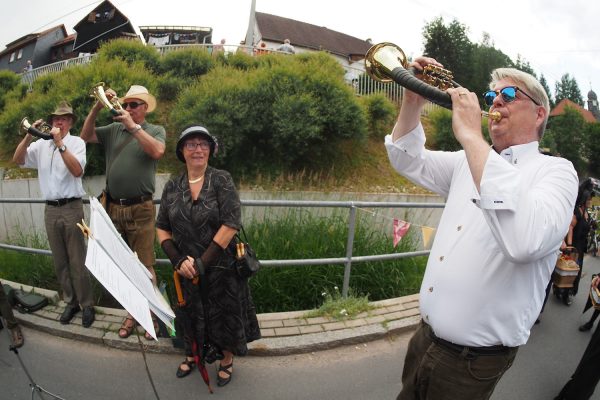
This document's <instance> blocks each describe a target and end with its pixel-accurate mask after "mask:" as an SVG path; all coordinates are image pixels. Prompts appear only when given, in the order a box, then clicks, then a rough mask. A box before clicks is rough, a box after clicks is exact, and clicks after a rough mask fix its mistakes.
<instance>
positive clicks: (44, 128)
mask: <svg viewBox="0 0 600 400" xmlns="http://www.w3.org/2000/svg"><path fill="white" fill-rule="evenodd" d="M51 130H52V126H50V125H49V124H47V123H46V122H42V123H41V125H40V126H38V127H37V128H34V127H33V126H32V125H31V124H30V123H29V121H28V120H27V117H25V118H23V119H22V120H21V123H20V124H19V132H20V133H21V134H22V135H26V134H28V133H29V134H30V135H33V136H36V137H39V138H41V139H44V140H50V139H52V135H51V134H50V131H51Z"/></svg>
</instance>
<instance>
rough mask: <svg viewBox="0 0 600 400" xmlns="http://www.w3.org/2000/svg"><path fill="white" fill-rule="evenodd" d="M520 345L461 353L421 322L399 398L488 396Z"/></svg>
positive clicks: (429, 399) (408, 355) (475, 399)
mask: <svg viewBox="0 0 600 400" xmlns="http://www.w3.org/2000/svg"><path fill="white" fill-rule="evenodd" d="M517 349H518V348H517V347H515V348H512V349H510V350H509V351H508V352H507V353H506V354H498V355H493V356H492V355H485V356H473V355H472V354H462V353H461V354H459V353H457V352H454V351H452V350H449V349H447V348H446V347H442V346H441V345H439V344H437V343H436V342H434V341H433V339H432V331H431V327H430V326H429V325H427V324H425V323H424V322H421V324H420V325H419V328H417V331H416V332H415V334H414V335H413V337H412V338H411V340H410V342H409V344H408V350H407V353H406V359H405V360H404V370H403V371H402V391H401V392H400V394H398V397H397V398H396V400H458V399H469V400H485V399H489V398H490V396H491V395H492V392H493V391H494V388H495V387H496V384H497V383H498V382H499V381H500V378H501V377H502V375H503V374H504V373H505V372H506V371H507V370H508V369H509V368H510V367H511V365H512V363H513V361H514V359H515V356H516V355H517Z"/></svg>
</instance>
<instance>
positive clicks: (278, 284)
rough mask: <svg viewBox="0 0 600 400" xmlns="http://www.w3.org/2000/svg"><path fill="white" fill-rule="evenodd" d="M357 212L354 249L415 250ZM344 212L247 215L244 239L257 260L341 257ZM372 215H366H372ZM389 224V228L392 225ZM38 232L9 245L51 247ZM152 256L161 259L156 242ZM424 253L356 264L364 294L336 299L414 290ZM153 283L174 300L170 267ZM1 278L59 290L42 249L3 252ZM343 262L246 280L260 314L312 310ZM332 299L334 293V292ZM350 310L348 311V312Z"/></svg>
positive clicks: (105, 296) (356, 283) (160, 269)
mask: <svg viewBox="0 0 600 400" xmlns="http://www.w3.org/2000/svg"><path fill="white" fill-rule="evenodd" d="M363 215H365V214H364V213H359V214H358V218H357V223H356V231H355V240H354V248H353V255H355V256H364V255H373V254H388V253H394V252H396V253H402V252H407V251H412V250H414V249H413V247H414V245H413V242H412V240H411V237H410V235H407V236H406V237H405V238H403V239H402V241H401V242H400V244H399V245H398V247H397V248H396V249H394V248H393V246H392V239H391V234H390V233H389V232H383V231H382V230H381V228H380V227H379V226H378V225H379V224H376V223H373V221H372V216H369V215H366V216H363ZM347 219H348V212H347V210H333V211H332V210H328V211H327V212H325V211H319V210H318V209H306V208H304V209H303V208H289V209H282V208H273V209H269V208H266V209H265V212H264V215H263V216H261V217H260V218H259V217H255V218H253V219H250V220H249V221H244V223H245V227H246V233H247V234H248V241H249V242H250V243H251V244H252V246H253V247H254V248H255V250H256V252H257V255H258V257H259V258H260V259H264V260H286V259H288V260H289V259H306V258H338V257H344V256H345V254H346V240H347V231H348V220H347ZM370 219H371V220H370ZM390 230H391V228H390ZM45 237H46V236H45V232H43V233H35V232H34V233H21V234H19V235H18V236H17V237H13V238H11V239H10V241H9V243H11V244H15V245H19V246H25V247H32V248H44V249H48V244H47V242H46V241H45ZM156 254H157V258H166V257H165V255H164V254H163V252H162V250H161V249H160V247H159V246H156ZM425 263H426V257H413V258H406V259H400V260H393V261H381V262H368V263H355V264H353V265H352V269H351V276H350V288H351V293H352V294H353V296H351V297H352V298H353V299H355V300H356V299H359V300H360V299H363V300H361V301H360V302H358V303H361V302H362V304H363V305H362V306H360V305H358V304H357V305H351V304H346V303H339V304H337V303H336V304H337V305H336V306H334V309H335V307H338V308H339V307H341V308H339V309H338V312H339V311H341V310H342V309H343V308H345V309H346V310H347V312H348V313H350V312H351V311H349V310H352V309H353V307H357V310H358V309H360V307H364V303H365V302H368V301H367V298H368V299H370V300H373V301H375V300H382V299H387V298H391V297H397V296H403V295H408V294H413V293H416V292H417V291H418V288H419V286H420V284H421V279H422V276H423V271H424V269H425ZM156 272H157V277H158V282H159V283H161V282H165V283H166V285H167V292H168V294H169V298H170V299H171V300H172V304H175V303H174V300H175V296H174V288H173V270H172V269H171V267H170V266H157V267H156ZM0 277H2V278H5V279H9V280H13V281H17V282H21V283H23V284H27V285H31V286H35V287H42V288H47V289H52V290H59V287H58V283H57V281H56V276H55V273H54V268H53V265H52V258H51V257H48V256H43V255H32V254H28V253H21V252H15V251H12V250H0ZM343 277H344V265H327V264H324V265H314V266H291V267H265V266H263V268H262V269H261V270H260V272H259V273H258V274H257V275H256V276H255V277H253V278H252V279H251V280H250V286H251V289H252V296H253V299H254V302H255V304H256V307H257V311H258V312H259V313H265V312H278V311H293V310H309V309H318V308H320V307H322V306H323V302H324V300H326V299H325V298H324V296H323V295H322V293H323V292H324V291H327V288H333V287H336V286H337V287H339V288H341V287H342V283H343ZM93 286H94V296H95V299H96V301H97V303H98V304H99V305H104V306H109V307H117V306H118V304H117V303H116V301H115V300H114V299H113V298H112V296H111V295H110V294H109V293H108V292H107V291H106V290H105V289H104V288H103V287H102V286H101V285H100V284H99V283H98V282H97V281H96V280H95V279H93ZM332 299H333V296H332ZM352 312H353V311H352Z"/></svg>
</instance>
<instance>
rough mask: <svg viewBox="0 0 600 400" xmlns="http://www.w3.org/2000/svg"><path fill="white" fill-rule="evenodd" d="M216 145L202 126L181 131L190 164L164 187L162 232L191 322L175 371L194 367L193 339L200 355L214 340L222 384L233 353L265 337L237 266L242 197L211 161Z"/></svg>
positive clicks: (180, 152) (183, 156)
mask: <svg viewBox="0 0 600 400" xmlns="http://www.w3.org/2000/svg"><path fill="white" fill-rule="evenodd" d="M217 149H218V143H217V140H216V138H215V137H213V136H212V135H211V134H210V133H209V132H208V130H207V129H206V128H204V127H202V126H200V125H192V126H189V127H187V128H185V129H184V130H183V132H181V134H180V136H179V140H178V142H177V147H176V154H177V157H178V158H179V159H180V160H181V161H182V162H185V166H186V170H185V172H184V173H182V174H181V175H179V176H177V177H175V178H172V179H171V180H170V181H169V182H168V183H167V184H166V185H165V187H164V190H163V193H162V198H161V204H160V209H159V211H158V216H157V218H156V227H157V229H156V231H157V238H158V240H159V242H160V244H161V247H162V248H163V250H164V251H165V253H166V254H167V256H168V257H169V259H170V261H171V263H172V264H173V268H175V270H176V271H177V273H178V274H179V276H180V280H181V281H182V290H183V294H184V298H185V300H186V304H187V306H186V307H185V309H184V310H182V311H183V312H185V313H186V316H187V317H188V318H187V320H188V321H191V323H190V324H187V328H186V329H184V332H183V334H184V343H185V353H186V359H185V360H184V361H183V362H182V363H181V364H180V365H179V367H178V369H177V376H178V377H184V376H186V375H188V374H189V373H190V372H191V370H192V369H193V368H194V366H195V363H194V347H193V344H194V342H195V344H196V345H197V349H198V350H197V353H200V354H196V355H198V356H201V357H202V349H203V348H206V346H207V345H210V346H212V347H213V348H214V349H216V350H217V353H218V354H219V356H222V357H223V358H222V359H221V360H220V364H219V369H218V376H217V384H218V385H219V386H224V385H226V384H227V383H229V381H230V380H231V375H232V372H233V356H234V355H240V356H243V355H245V354H246V353H247V351H248V347H247V343H248V342H251V341H253V340H256V339H259V338H260V330H259V327H258V321H257V319H256V310H255V307H254V304H253V302H252V296H251V294H250V289H249V287H248V281H247V280H246V279H243V278H241V277H239V275H238V274H237V271H236V268H235V267H234V265H233V264H234V262H235V256H234V255H235V241H234V240H233V238H234V236H235V234H236V233H237V231H238V230H239V228H240V226H241V205H240V199H239V196H238V193H237V191H236V189H235V186H234V183H233V179H232V178H231V175H230V174H229V173H228V172H227V171H223V170H219V169H215V168H213V167H211V166H209V165H208V161H209V159H210V157H211V156H214V155H215V154H216V153H217ZM198 277H199V278H200V280H204V281H202V282H200V284H197V283H194V278H198ZM196 281H197V279H196ZM201 288H202V290H201ZM203 291H204V292H203ZM206 359H207V361H209V362H211V360H210V359H209V357H208V356H207V357H206Z"/></svg>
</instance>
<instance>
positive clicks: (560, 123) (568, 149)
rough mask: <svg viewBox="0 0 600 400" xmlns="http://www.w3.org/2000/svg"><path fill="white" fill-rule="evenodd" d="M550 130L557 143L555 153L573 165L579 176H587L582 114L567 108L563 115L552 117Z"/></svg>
mask: <svg viewBox="0 0 600 400" xmlns="http://www.w3.org/2000/svg"><path fill="white" fill-rule="evenodd" d="M548 129H549V131H550V132H551V136H552V139H553V141H554V143H555V146H556V148H555V152H557V153H559V154H560V156H561V157H564V158H566V159H567V160H569V161H571V162H572V163H573V166H574V167H575V169H576V170H577V173H578V174H579V176H585V175H586V174H585V173H586V171H587V165H586V162H585V160H584V158H583V151H582V150H583V149H584V143H585V120H584V119H583V117H582V116H581V114H580V113H579V112H578V111H577V110H575V109H573V108H571V107H566V108H565V112H564V113H563V114H561V115H557V116H555V117H552V119H551V120H550V121H549V124H548Z"/></svg>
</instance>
